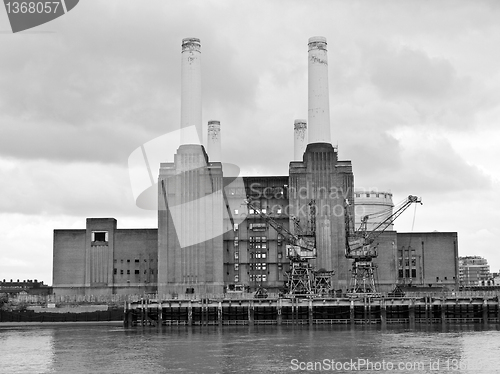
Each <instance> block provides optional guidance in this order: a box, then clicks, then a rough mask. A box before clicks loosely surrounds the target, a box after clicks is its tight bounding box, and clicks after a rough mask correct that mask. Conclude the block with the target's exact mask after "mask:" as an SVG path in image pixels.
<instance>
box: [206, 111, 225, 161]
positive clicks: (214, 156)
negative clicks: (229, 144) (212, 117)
mask: <svg viewBox="0 0 500 374" xmlns="http://www.w3.org/2000/svg"><path fill="white" fill-rule="evenodd" d="M207 152H208V158H209V160H210V161H212V162H213V161H222V160H221V139H220V122H219V121H208V138H207Z"/></svg>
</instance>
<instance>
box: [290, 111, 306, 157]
mask: <svg viewBox="0 0 500 374" xmlns="http://www.w3.org/2000/svg"><path fill="white" fill-rule="evenodd" d="M293 128H294V141H293V159H294V160H295V161H299V160H302V157H303V156H304V152H305V150H306V146H307V122H306V120H305V119H296V120H295V123H294V125H293Z"/></svg>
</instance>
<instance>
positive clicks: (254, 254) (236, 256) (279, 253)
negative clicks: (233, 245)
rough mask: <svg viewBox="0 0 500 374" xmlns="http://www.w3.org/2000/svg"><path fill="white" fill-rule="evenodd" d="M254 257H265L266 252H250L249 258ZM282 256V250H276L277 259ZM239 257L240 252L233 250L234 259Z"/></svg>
mask: <svg viewBox="0 0 500 374" xmlns="http://www.w3.org/2000/svg"><path fill="white" fill-rule="evenodd" d="M254 258H267V252H250V259H254ZM282 258H283V252H278V259H279V260H281V259H282ZM239 259H240V252H239V251H234V260H235V261H236V260H239Z"/></svg>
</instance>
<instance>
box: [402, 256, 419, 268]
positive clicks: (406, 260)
mask: <svg viewBox="0 0 500 374" xmlns="http://www.w3.org/2000/svg"><path fill="white" fill-rule="evenodd" d="M402 266H403V259H402V258H400V259H399V267H402ZM404 266H410V259H409V258H405V259H404ZM411 266H414V267H415V266H417V258H416V257H412V258H411Z"/></svg>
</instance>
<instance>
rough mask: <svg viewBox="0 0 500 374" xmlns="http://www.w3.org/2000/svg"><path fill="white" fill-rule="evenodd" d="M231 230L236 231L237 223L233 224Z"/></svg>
mask: <svg viewBox="0 0 500 374" xmlns="http://www.w3.org/2000/svg"><path fill="white" fill-rule="evenodd" d="M233 229H234V231H238V224H237V223H235V224H234V226H233Z"/></svg>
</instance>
